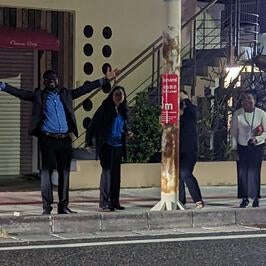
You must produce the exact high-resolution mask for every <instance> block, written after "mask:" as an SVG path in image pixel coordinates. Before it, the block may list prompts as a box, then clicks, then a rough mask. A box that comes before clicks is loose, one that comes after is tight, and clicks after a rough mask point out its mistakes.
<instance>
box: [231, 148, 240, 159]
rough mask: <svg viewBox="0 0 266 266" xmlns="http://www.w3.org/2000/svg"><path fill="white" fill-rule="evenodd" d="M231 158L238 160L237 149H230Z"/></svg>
mask: <svg viewBox="0 0 266 266" xmlns="http://www.w3.org/2000/svg"><path fill="white" fill-rule="evenodd" d="M232 159H233V160H234V161H239V155H238V152H237V150H232Z"/></svg>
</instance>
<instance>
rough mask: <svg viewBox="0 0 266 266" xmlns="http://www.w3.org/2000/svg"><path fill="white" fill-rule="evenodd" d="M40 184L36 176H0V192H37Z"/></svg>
mask: <svg viewBox="0 0 266 266" xmlns="http://www.w3.org/2000/svg"><path fill="white" fill-rule="evenodd" d="M40 184H41V182H40V179H39V178H38V177H37V176H32V175H23V176H0V192H16V191H36V190H38V191H39V190H40Z"/></svg>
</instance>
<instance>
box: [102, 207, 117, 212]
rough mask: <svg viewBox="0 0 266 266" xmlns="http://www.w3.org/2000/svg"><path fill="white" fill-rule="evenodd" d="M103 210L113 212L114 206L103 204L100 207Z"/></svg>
mask: <svg viewBox="0 0 266 266" xmlns="http://www.w3.org/2000/svg"><path fill="white" fill-rule="evenodd" d="M102 211H103V212H113V211H115V208H114V207H113V206H104V207H102Z"/></svg>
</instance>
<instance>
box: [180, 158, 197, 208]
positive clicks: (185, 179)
mask: <svg viewBox="0 0 266 266" xmlns="http://www.w3.org/2000/svg"><path fill="white" fill-rule="evenodd" d="M196 161H197V157H196V155H190V154H185V153H184V154H183V153H181V154H180V166H179V167H180V175H179V201H180V202H181V203H183V204H185V203H186V191H185V184H186V186H187V188H188V191H189V193H190V195H191V198H192V199H193V201H194V202H198V201H201V200H202V196H201V192H200V188H199V184H198V181H197V179H196V178H195V176H194V175H193V170H194V166H195V164H196Z"/></svg>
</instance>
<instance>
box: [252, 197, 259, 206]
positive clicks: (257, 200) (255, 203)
mask: <svg viewBox="0 0 266 266" xmlns="http://www.w3.org/2000/svg"><path fill="white" fill-rule="evenodd" d="M252 207H254V208H256V207H259V199H257V198H256V199H254V201H253V203H252Z"/></svg>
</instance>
